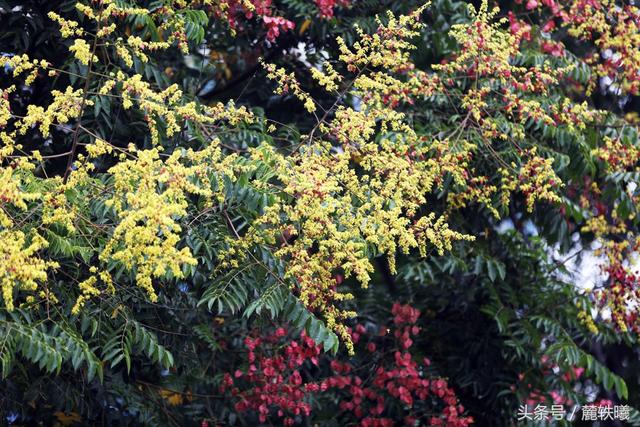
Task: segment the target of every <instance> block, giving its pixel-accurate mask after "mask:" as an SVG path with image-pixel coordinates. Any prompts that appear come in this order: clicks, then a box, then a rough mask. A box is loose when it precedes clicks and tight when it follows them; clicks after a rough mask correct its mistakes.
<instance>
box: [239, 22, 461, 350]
mask: <svg viewBox="0 0 640 427" xmlns="http://www.w3.org/2000/svg"><path fill="white" fill-rule="evenodd" d="M418 16H419V12H416V13H414V14H412V15H410V16H409V17H401V18H398V19H396V18H395V17H393V16H390V17H389V24H388V25H387V26H384V25H382V24H381V26H380V28H379V29H378V31H377V32H376V34H375V35H374V36H366V35H364V34H362V40H361V41H360V42H357V43H355V44H354V48H353V50H350V49H347V48H346V47H345V48H343V49H342V56H341V57H340V59H341V61H342V62H343V63H345V65H346V66H347V68H351V69H352V70H353V71H354V72H355V73H356V76H355V78H354V80H353V82H352V85H351V87H352V89H351V91H352V93H353V94H355V95H356V96H358V97H359V99H361V100H362V101H361V105H360V107H359V109H358V110H357V111H356V110H355V109H353V108H352V107H347V106H340V107H338V108H337V109H336V111H335V114H334V117H333V119H331V120H330V121H328V122H327V123H326V124H324V123H319V125H318V126H319V129H320V131H321V135H322V137H319V138H315V139H310V140H309V144H308V146H307V147H306V148H304V149H302V150H300V151H299V152H296V153H294V154H293V155H290V156H282V155H280V154H278V153H275V152H274V151H272V150H271V151H269V154H268V157H269V158H271V159H272V161H273V162H274V164H275V166H274V167H275V170H276V176H277V179H278V181H279V182H280V183H281V186H282V190H283V192H284V194H285V197H282V198H281V199H280V201H279V202H278V203H276V204H275V205H274V206H272V207H271V208H269V209H267V211H266V212H265V213H264V215H263V216H262V217H261V218H260V219H258V220H257V221H255V222H254V223H253V224H252V226H251V228H250V229H249V231H247V233H246V234H245V235H244V236H242V237H241V238H240V239H239V240H238V241H237V242H236V243H235V244H234V247H232V248H231V249H230V250H229V253H230V254H242V253H244V252H245V251H246V248H248V247H250V246H251V245H252V244H254V243H256V242H261V241H262V242H263V243H269V244H274V243H275V242H278V241H280V242H282V243H281V244H280V247H279V249H278V250H277V251H276V252H275V253H274V255H275V256H276V257H278V258H279V259H284V260H286V267H285V277H286V278H288V279H290V283H292V285H291V286H292V290H293V292H294V293H295V294H296V295H297V296H298V298H299V299H300V301H301V302H302V303H303V304H304V305H305V306H306V307H308V308H309V309H310V310H312V311H314V312H317V313H321V314H322V315H323V316H324V318H325V320H326V323H327V326H328V327H329V328H331V329H333V330H334V331H335V332H336V333H337V334H338V335H339V336H340V337H341V338H342V339H343V341H344V342H345V344H346V346H347V349H348V350H349V351H352V350H353V346H352V343H351V340H350V337H349V334H348V331H347V328H346V327H345V326H344V323H343V321H344V320H345V319H346V318H348V317H351V316H353V315H354V313H353V312H351V311H346V310H343V309H341V308H339V307H338V305H339V303H340V302H341V301H344V300H348V299H350V298H352V295H350V294H348V293H343V292H340V291H339V289H338V285H339V283H338V282H337V281H336V276H337V275H344V276H345V277H351V276H353V277H355V278H356V280H357V281H358V282H360V284H361V285H362V286H363V287H366V286H367V285H368V283H369V281H370V278H371V273H372V272H373V270H374V267H373V265H372V261H371V259H372V257H373V256H375V255H378V254H384V255H386V256H387V258H388V260H389V264H390V267H391V270H392V271H395V255H396V253H398V252H404V253H407V252H408V251H410V250H411V249H418V250H419V251H420V253H422V254H423V255H426V253H427V250H428V247H429V246H431V247H434V248H435V249H436V251H437V252H438V253H440V254H442V253H444V251H446V250H450V249H451V248H452V244H453V242H455V241H458V240H473V239H474V237H473V236H468V235H465V234H462V233H459V232H455V231H453V230H451V229H449V226H448V224H447V222H446V217H445V216H437V215H436V214H435V213H433V212H432V213H429V214H427V215H421V214H419V211H420V208H421V207H424V206H425V204H426V203H427V195H428V194H429V193H431V192H432V191H433V190H434V189H435V187H436V186H437V185H439V184H441V183H442V182H443V177H444V175H445V174H447V173H450V174H452V175H453V176H454V177H455V179H456V180H458V181H460V183H465V182H466V176H467V173H466V171H465V170H464V169H465V167H466V166H467V161H468V159H469V155H470V154H469V151H468V150H469V146H468V145H467V144H465V143H460V144H457V143H451V142H450V141H426V140H424V139H422V138H420V137H418V136H417V135H416V133H415V132H414V131H413V129H412V128H411V126H409V125H408V123H407V122H406V118H405V116H404V114H403V113H401V112H398V111H396V110H394V108H392V107H391V106H390V105H389V104H390V103H388V102H387V99H386V97H385V95H386V94H388V90H389V89H388V87H389V84H390V82H392V84H393V85H395V89H396V90H398V91H404V90H405V88H406V89H407V90H409V88H410V87H411V85H412V84H413V83H403V82H402V81H401V80H400V79H398V78H396V77H394V75H393V74H394V73H396V72H398V71H400V70H404V69H406V68H407V67H409V64H410V61H409V57H408V52H407V51H408V49H410V46H411V45H410V44H409V43H408V42H407V41H406V40H405V39H406V38H408V37H411V36H413V35H414V34H415V30H416V29H417V28H418V26H419V23H418V22H417V19H418ZM398 61H401V62H400V63H399V62H398ZM402 61H403V62H402ZM399 64H400V65H399ZM368 65H370V66H371V67H381V66H385V67H386V68H387V71H386V72H381V71H369V70H366V67H367V66H368ZM266 67H267V71H268V72H269V74H270V78H273V79H281V80H282V81H280V82H279V83H280V88H279V89H278V91H280V93H282V91H283V90H292V91H293V93H294V94H296V91H297V89H296V88H298V84H297V82H295V80H294V76H293V75H288V74H286V73H285V72H284V71H283V70H279V69H277V68H276V67H275V66H270V65H267V66H266ZM312 72H313V71H312ZM330 74H334V76H333V77H331V78H330V82H327V81H325V79H324V77H320V76H319V75H316V79H317V80H318V81H319V82H320V84H321V85H324V86H325V88H331V87H332V86H331V84H330V83H331V82H336V81H342V80H344V79H345V77H344V76H342V75H340V74H338V73H337V72H333V73H330ZM375 135H383V137H382V138H379V139H377V140H376V139H375V138H374V136H375ZM327 140H334V141H336V142H337V143H338V144H339V149H338V150H336V149H335V147H334V145H333V144H332V143H330V142H328V141H327ZM265 150H267V149H266V148H262V149H261V150H259V151H254V153H253V155H254V156H257V157H256V158H258V156H259V158H261V159H264V158H266V156H267V154H265V153H266V151H265ZM435 153H441V154H443V155H442V156H440V158H439V157H438V156H436V155H434V154H435ZM285 234H286V235H287V236H289V237H288V238H284V239H283V238H282V236H283V235H285Z"/></svg>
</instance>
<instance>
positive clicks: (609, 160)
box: [591, 136, 640, 171]
mask: <svg viewBox="0 0 640 427" xmlns="http://www.w3.org/2000/svg"><path fill="white" fill-rule="evenodd" d="M591 154H592V155H593V156H594V157H596V158H598V159H600V160H601V161H602V162H604V164H605V166H606V168H607V169H608V170H613V171H623V170H626V169H627V168H631V167H634V166H635V165H636V164H637V163H638V160H640V150H638V148H637V147H636V146H634V145H630V144H624V143H623V142H622V139H621V138H616V139H614V138H611V137H608V136H605V137H604V145H603V146H601V147H598V148H595V149H593V150H592V151H591Z"/></svg>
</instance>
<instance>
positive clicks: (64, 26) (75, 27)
mask: <svg viewBox="0 0 640 427" xmlns="http://www.w3.org/2000/svg"><path fill="white" fill-rule="evenodd" d="M47 16H48V17H49V19H51V20H52V21H55V22H56V23H58V25H60V34H61V35H62V37H64V38H69V37H73V36H81V35H82V34H83V33H84V31H83V30H82V28H80V24H78V22H76V21H73V20H71V19H65V18H63V17H61V16H60V15H58V14H57V13H55V12H49V13H48V14H47Z"/></svg>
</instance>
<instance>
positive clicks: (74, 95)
mask: <svg viewBox="0 0 640 427" xmlns="http://www.w3.org/2000/svg"><path fill="white" fill-rule="evenodd" d="M51 95H52V96H53V100H52V101H51V103H50V104H49V105H48V106H47V108H46V109H45V108H43V107H41V106H39V105H33V104H31V105H29V106H28V107H27V115H26V116H25V117H24V118H22V120H21V121H19V122H18V123H16V127H17V128H18V131H19V133H20V134H22V135H24V134H25V133H26V132H27V131H28V130H29V129H30V128H31V127H33V126H36V125H38V128H39V129H40V133H42V136H44V137H48V136H49V135H50V132H51V131H50V128H51V126H54V125H64V124H67V123H69V122H70V121H71V120H72V119H76V118H78V117H80V116H81V115H82V104H83V99H84V95H83V91H82V89H75V90H74V89H73V87H72V86H67V88H66V89H65V91H64V92H60V91H58V90H52V91H51ZM84 105H85V106H91V105H93V101H92V100H87V99H84Z"/></svg>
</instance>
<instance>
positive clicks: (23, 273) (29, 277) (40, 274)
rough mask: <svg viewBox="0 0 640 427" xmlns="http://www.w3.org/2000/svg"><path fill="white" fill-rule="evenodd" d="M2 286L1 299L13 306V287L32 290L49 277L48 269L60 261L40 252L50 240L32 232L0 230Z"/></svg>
mask: <svg viewBox="0 0 640 427" xmlns="http://www.w3.org/2000/svg"><path fill="white" fill-rule="evenodd" d="M0 242H2V244H1V245H0V259H1V260H2V262H1V263H0V286H1V287H2V299H3V301H4V306H5V307H6V309H7V310H9V311H11V310H13V308H14V304H13V293H14V290H16V289H18V290H23V291H29V292H33V291H36V290H37V289H38V283H39V282H44V281H45V280H47V269H49V268H57V267H58V264H57V263H56V262H52V261H45V260H43V259H41V258H39V257H38V256H37V252H38V251H39V250H41V249H43V248H46V247H47V246H48V243H47V241H46V240H45V239H44V238H43V237H42V236H40V235H38V234H36V233H33V234H32V235H31V236H30V237H29V238H27V236H25V234H24V233H23V232H21V231H13V230H2V231H0Z"/></svg>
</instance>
